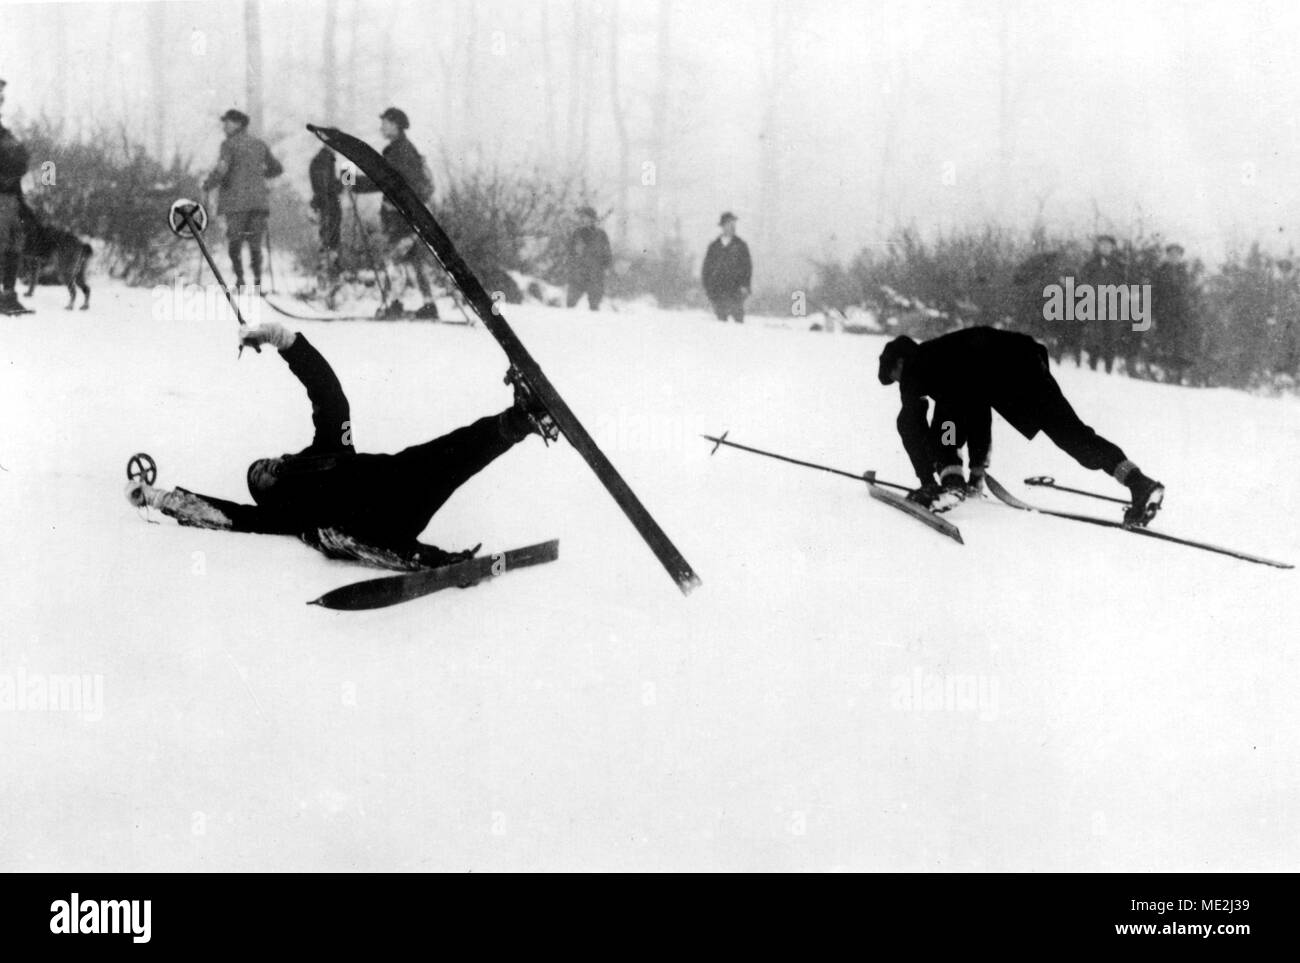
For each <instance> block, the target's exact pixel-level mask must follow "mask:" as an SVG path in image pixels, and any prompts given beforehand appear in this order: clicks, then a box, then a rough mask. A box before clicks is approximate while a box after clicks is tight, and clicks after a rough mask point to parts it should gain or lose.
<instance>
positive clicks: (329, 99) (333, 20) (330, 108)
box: [321, 0, 339, 124]
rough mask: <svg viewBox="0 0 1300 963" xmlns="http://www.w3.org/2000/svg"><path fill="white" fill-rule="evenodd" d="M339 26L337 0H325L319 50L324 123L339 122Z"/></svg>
mask: <svg viewBox="0 0 1300 963" xmlns="http://www.w3.org/2000/svg"><path fill="white" fill-rule="evenodd" d="M338 28H339V0H325V32H324V36H323V37H322V41H323V43H324V48H323V50H322V52H321V86H322V87H323V88H324V91H325V99H324V108H325V123H327V124H337V123H338V122H339V77H338V69H339V68H338V59H337V56H336V52H335V49H334V47H335V43H334V41H335V37H336V35H337V33H338Z"/></svg>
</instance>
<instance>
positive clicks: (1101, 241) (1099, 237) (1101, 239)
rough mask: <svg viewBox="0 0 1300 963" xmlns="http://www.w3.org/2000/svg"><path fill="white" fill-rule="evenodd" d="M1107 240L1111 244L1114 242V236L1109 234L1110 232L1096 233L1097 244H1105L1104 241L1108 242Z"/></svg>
mask: <svg viewBox="0 0 1300 963" xmlns="http://www.w3.org/2000/svg"><path fill="white" fill-rule="evenodd" d="M1108 241H1109V242H1110V243H1111V244H1114V243H1115V238H1114V236H1113V235H1111V234H1098V235H1097V243H1098V244H1105V243H1106V242H1108Z"/></svg>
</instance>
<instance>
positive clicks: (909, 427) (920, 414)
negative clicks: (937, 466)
mask: <svg viewBox="0 0 1300 963" xmlns="http://www.w3.org/2000/svg"><path fill="white" fill-rule="evenodd" d="M900 395H901V397H902V400H903V407H902V408H901V409H900V410H899V412H898V420H897V422H896V424H897V426H898V437H899V438H901V439H902V440H903V448H904V449H905V450H906V451H907V457H908V459H909V460H910V461H911V462H912V470H913V471H915V472H916V477H917V478H918V479H920V481H921V484H922V485H929V484H932V483H933V482H934V456H933V454H931V451H930V422H929V417H928V416H929V413H930V406H929V404H927V403H926V400H925V396H924V395H914V394H905V393H903V392H901V391H900Z"/></svg>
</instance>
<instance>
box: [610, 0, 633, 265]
mask: <svg viewBox="0 0 1300 963" xmlns="http://www.w3.org/2000/svg"><path fill="white" fill-rule="evenodd" d="M618 14H619V0H610V7H609V103H610V111H611V113H612V114H613V115H614V132H615V134H616V135H617V137H618V213H617V214H616V215H615V221H614V223H615V236H616V237H617V238H618V244H619V246H620V247H625V246H626V245H627V200H628V182H627V178H628V173H627V165H628V155H629V153H630V149H629V147H628V136H627V118H626V117H625V116H624V111H623V100H622V97H621V96H620V94H619V63H618V61H619V56H618V44H619V17H618Z"/></svg>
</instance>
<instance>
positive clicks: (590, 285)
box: [566, 277, 605, 311]
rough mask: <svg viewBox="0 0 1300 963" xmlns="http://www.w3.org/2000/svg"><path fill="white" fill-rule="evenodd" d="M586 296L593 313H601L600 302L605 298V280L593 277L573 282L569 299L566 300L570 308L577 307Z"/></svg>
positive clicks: (570, 285) (570, 286)
mask: <svg viewBox="0 0 1300 963" xmlns="http://www.w3.org/2000/svg"><path fill="white" fill-rule="evenodd" d="M584 294H585V295H586V296H587V307H589V308H591V310H593V311H599V310H600V302H601V300H602V299H604V297H605V279H604V278H603V277H591V278H584V279H582V280H581V281H573V282H571V283H570V284H569V294H568V298H567V299H566V300H567V302H568V305H569V307H571V308H572V307H576V306H577V304H578V302H579V301H581V300H582V296H583V295H584Z"/></svg>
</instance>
